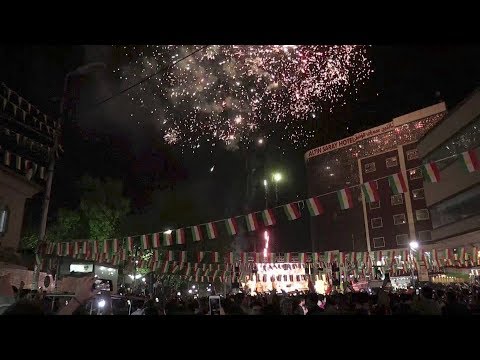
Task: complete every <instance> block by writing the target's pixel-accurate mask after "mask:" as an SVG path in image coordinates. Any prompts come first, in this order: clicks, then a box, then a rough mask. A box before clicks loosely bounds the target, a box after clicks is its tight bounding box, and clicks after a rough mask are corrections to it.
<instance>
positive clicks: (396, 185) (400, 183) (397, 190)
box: [388, 173, 407, 194]
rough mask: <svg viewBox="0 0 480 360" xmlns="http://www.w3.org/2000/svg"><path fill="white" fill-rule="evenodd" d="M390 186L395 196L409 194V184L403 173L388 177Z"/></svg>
mask: <svg viewBox="0 0 480 360" xmlns="http://www.w3.org/2000/svg"><path fill="white" fill-rule="evenodd" d="M388 184H389V185H390V188H391V189H392V192H393V193H394V194H403V193H406V192H407V183H406V182H405V178H404V177H403V174H402V173H398V174H393V175H390V176H389V177H388Z"/></svg>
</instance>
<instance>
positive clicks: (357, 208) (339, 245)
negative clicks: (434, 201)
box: [305, 103, 446, 251]
mask: <svg viewBox="0 0 480 360" xmlns="http://www.w3.org/2000/svg"><path fill="white" fill-rule="evenodd" d="M445 113H446V107H445V104H444V103H439V104H436V105H433V106H430V107H427V108H424V109H421V110H418V111H415V112H412V113H409V114H406V115H403V116H400V117H397V118H394V119H393V120H392V121H391V122H389V123H386V124H384V125H381V126H378V127H375V128H372V129H369V130H366V131H363V132H360V133H357V134H355V135H353V136H351V137H349V138H345V139H341V140H338V141H336V142H333V143H330V144H326V145H322V146H320V147H318V148H315V149H312V150H310V151H308V152H307V153H306V154H305V160H306V166H307V179H308V191H309V196H317V195H323V196H321V197H320V202H321V203H322V205H323V208H324V214H323V215H320V216H316V217H312V218H311V228H310V229H311V233H310V236H311V240H312V251H325V250H340V251H367V250H368V251H374V250H381V249H394V248H402V247H405V246H406V244H408V242H409V241H410V240H412V239H417V240H418V241H420V242H427V241H429V240H430V230H431V228H432V226H431V220H430V217H429V212H428V210H427V206H426V203H425V199H424V198H425V197H424V194H423V193H424V191H423V179H422V173H421V169H418V168H417V167H418V166H420V165H421V161H420V159H419V157H418V152H417V150H416V143H417V141H418V140H419V139H420V138H421V137H422V136H423V135H424V134H425V133H426V132H427V131H428V130H429V129H431V128H432V127H433V126H434V125H435V124H436V123H437V122H438V121H439V120H441V119H442V118H443V117H444V116H445ZM396 173H403V174H404V175H403V176H404V178H405V180H406V185H407V192H406V193H404V194H399V195H394V194H393V193H392V191H391V189H390V186H389V183H388V177H389V175H392V174H396ZM367 181H375V182H376V184H377V187H378V191H379V195H380V201H378V202H374V203H367V202H366V201H365V198H364V197H363V196H362V195H361V191H360V188H359V186H357V185H358V184H361V183H365V182H367ZM345 187H352V188H351V192H352V198H353V208H350V209H347V210H341V209H340V205H339V201H338V199H337V194H336V191H338V190H341V189H342V188H345Z"/></svg>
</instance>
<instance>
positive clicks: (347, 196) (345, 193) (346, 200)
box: [337, 188, 353, 210]
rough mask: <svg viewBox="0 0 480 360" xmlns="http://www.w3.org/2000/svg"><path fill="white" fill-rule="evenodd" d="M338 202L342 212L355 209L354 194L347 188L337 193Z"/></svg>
mask: <svg viewBox="0 0 480 360" xmlns="http://www.w3.org/2000/svg"><path fill="white" fill-rule="evenodd" d="M337 197H338V201H339V202H340V208H341V209H342V210H346V209H350V208H352V207H353V200H352V192H351V191H350V189H349V188H345V189H342V190H339V191H337Z"/></svg>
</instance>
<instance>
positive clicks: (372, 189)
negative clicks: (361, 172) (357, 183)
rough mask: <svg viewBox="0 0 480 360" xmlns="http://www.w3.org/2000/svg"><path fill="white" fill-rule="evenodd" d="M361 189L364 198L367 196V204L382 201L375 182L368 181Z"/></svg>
mask: <svg viewBox="0 0 480 360" xmlns="http://www.w3.org/2000/svg"><path fill="white" fill-rule="evenodd" d="M361 188H362V193H363V196H365V200H367V202H369V203H371V202H375V201H378V200H380V195H379V194H378V189H377V185H376V184H375V181H368V182H366V183H363V184H362V186H361Z"/></svg>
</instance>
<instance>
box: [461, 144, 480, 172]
mask: <svg viewBox="0 0 480 360" xmlns="http://www.w3.org/2000/svg"><path fill="white" fill-rule="evenodd" d="M462 160H463V164H464V165H465V168H466V169H467V171H468V172H469V173H471V172H474V171H479V170H480V162H479V161H478V157H477V154H476V153H475V150H469V151H465V152H464V153H462Z"/></svg>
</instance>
